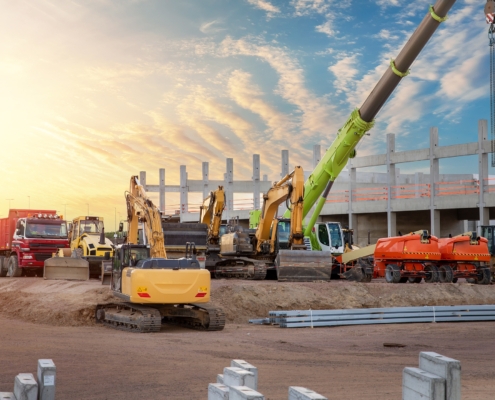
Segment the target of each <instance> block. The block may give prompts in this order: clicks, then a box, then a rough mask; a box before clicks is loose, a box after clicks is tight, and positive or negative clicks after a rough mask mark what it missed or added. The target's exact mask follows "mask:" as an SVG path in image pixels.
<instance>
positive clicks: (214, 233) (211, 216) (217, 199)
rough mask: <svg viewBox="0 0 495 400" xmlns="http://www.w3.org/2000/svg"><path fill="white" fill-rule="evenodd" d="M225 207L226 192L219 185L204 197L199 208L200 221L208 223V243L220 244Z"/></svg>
mask: <svg viewBox="0 0 495 400" xmlns="http://www.w3.org/2000/svg"><path fill="white" fill-rule="evenodd" d="M224 208H225V192H224V190H223V186H219V187H218V189H217V190H215V191H214V192H210V195H209V196H208V197H207V198H205V199H204V201H203V204H202V205H201V206H200V208H199V223H201V224H206V225H208V244H209V245H218V244H219V240H220V225H221V224H222V213H223V210H224Z"/></svg>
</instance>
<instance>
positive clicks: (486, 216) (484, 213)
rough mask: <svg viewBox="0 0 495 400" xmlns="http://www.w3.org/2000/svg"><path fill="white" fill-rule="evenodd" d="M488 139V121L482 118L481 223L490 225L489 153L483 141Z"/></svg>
mask: <svg viewBox="0 0 495 400" xmlns="http://www.w3.org/2000/svg"><path fill="white" fill-rule="evenodd" d="M485 140H488V121H487V120H486V119H480V120H479V121H478V174H479V182H480V183H479V184H480V186H479V190H480V194H479V203H478V207H479V210H480V211H479V213H480V223H479V225H480V226H481V225H488V224H489V223H490V213H489V208H488V207H486V204H485V186H486V185H487V184H488V182H487V179H488V154H487V153H483V141H485ZM478 234H481V228H478Z"/></svg>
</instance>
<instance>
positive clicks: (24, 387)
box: [14, 374, 38, 400]
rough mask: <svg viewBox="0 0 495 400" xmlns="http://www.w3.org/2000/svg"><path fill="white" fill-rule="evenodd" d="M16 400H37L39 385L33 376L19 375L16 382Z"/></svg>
mask: <svg viewBox="0 0 495 400" xmlns="http://www.w3.org/2000/svg"><path fill="white" fill-rule="evenodd" d="M14 395H15V398H16V400H37V399H38V383H37V382H36V380H35V379H34V376H33V374H18V375H17V376H16V377H15V382H14Z"/></svg>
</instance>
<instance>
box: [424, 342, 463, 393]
mask: <svg viewBox="0 0 495 400" xmlns="http://www.w3.org/2000/svg"><path fill="white" fill-rule="evenodd" d="M419 368H421V369H422V370H423V371H427V372H431V373H432V374H435V375H438V376H440V377H442V378H444V379H445V381H446V387H445V389H446V390H445V391H446V397H445V399H446V400H461V362H460V361H458V360H454V359H453V358H449V357H445V356H442V355H441V354H438V353H434V352H431V351H422V352H421V353H419Z"/></svg>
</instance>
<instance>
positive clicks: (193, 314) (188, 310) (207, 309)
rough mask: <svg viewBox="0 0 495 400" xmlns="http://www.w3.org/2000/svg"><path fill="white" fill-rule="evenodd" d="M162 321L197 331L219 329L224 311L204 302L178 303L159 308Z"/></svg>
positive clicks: (222, 321) (223, 317) (223, 322)
mask: <svg viewBox="0 0 495 400" xmlns="http://www.w3.org/2000/svg"><path fill="white" fill-rule="evenodd" d="M160 312H161V314H162V316H163V322H165V323H170V324H173V325H178V326H183V327H186V328H189V329H195V330H199V331H221V330H223V328H224V327H225V313H224V312H223V310H222V309H221V308H216V307H212V306H209V305H204V304H179V305H177V306H164V307H161V308H160Z"/></svg>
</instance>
